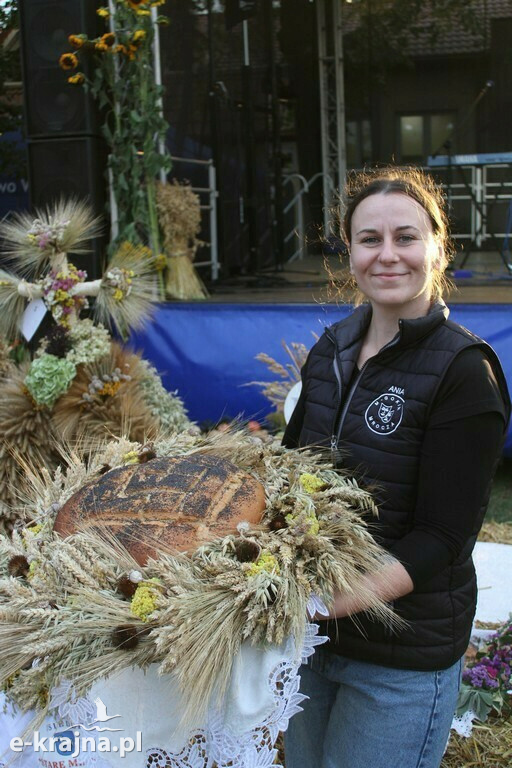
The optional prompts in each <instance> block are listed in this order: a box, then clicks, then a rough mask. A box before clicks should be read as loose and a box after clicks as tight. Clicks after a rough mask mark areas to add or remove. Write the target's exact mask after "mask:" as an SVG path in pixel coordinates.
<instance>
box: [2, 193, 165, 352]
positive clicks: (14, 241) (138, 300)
mask: <svg viewBox="0 0 512 768" xmlns="http://www.w3.org/2000/svg"><path fill="white" fill-rule="evenodd" d="M99 228H100V224H99V220H98V219H95V218H93V216H92V214H91V212H90V210H89V208H88V207H87V206H86V205H85V204H84V203H81V202H79V201H76V200H72V201H70V202H67V201H61V202H59V203H57V204H55V205H54V206H53V207H49V208H47V209H46V210H43V211H37V218H36V219H35V220H33V219H32V217H31V216H30V215H29V214H27V213H24V214H21V215H18V216H16V217H15V218H14V219H13V221H9V222H7V223H4V224H3V225H2V226H1V227H0V235H2V236H3V238H4V241H5V244H6V246H7V248H6V255H7V256H8V257H10V258H11V260H12V261H13V262H14V263H15V265H16V266H17V268H18V270H19V272H20V273H21V274H22V275H23V278H19V277H17V276H16V275H15V274H12V273H10V272H5V271H4V270H0V309H2V310H4V311H3V312H2V314H1V316H0V331H2V332H3V333H4V334H5V335H6V336H7V337H8V338H12V337H13V336H16V335H17V333H18V327H19V323H20V320H21V317H22V315H23V312H24V310H25V305H26V302H27V301H33V300H36V299H42V300H43V301H44V303H45V305H46V307H47V308H48V309H49V311H50V312H51V314H52V316H53V319H54V320H55V322H56V323H57V324H59V325H61V326H63V327H64V328H68V329H69V328H71V326H73V325H74V324H75V323H76V321H77V320H78V318H79V315H80V312H81V311H82V310H83V309H85V308H86V307H87V306H88V302H87V298H88V297H95V298H96V305H95V310H94V312H95V316H96V317H97V319H99V320H101V321H102V322H107V324H109V325H111V326H112V325H114V326H116V327H117V329H118V330H119V331H120V332H121V333H122V334H126V332H127V331H128V330H129V328H136V327H138V326H140V325H141V324H143V322H144V321H145V320H147V317H148V315H149V313H150V310H151V306H152V301H153V284H154V267H153V265H152V263H151V261H149V260H148V259H147V257H146V253H145V251H146V249H144V248H143V247H142V246H133V247H132V248H131V249H128V250H129V251H130V252H129V253H128V252H127V250H126V249H124V251H123V254H122V256H120V255H119V254H115V255H114V257H113V259H112V261H111V262H110V264H109V268H108V270H107V271H106V273H105V274H104V275H103V277H102V278H100V279H98V280H87V274H86V272H84V271H83V270H79V269H77V268H76V267H75V266H74V264H71V263H70V262H69V261H68V258H67V253H68V252H69V251H73V252H74V253H84V252H86V251H87V249H86V247H85V246H86V242H87V240H89V239H90V238H92V237H94V236H96V235H97V234H98V232H99Z"/></svg>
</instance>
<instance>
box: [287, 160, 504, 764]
mask: <svg viewBox="0 0 512 768" xmlns="http://www.w3.org/2000/svg"><path fill="white" fill-rule="evenodd" d="M343 224H344V227H343V229H344V232H343V235H344V239H345V242H346V243H347V245H348V246H349V255H350V266H351V272H352V276H353V278H354V280H355V283H356V286H357V288H358V290H359V292H360V294H361V300H360V303H361V304H362V305H361V306H358V307H357V308H356V309H355V311H354V312H353V313H352V314H351V315H350V316H349V317H347V318H346V319H344V320H342V321H341V322H339V323H337V324H336V325H334V326H332V327H331V328H327V329H326V332H325V334H324V336H323V337H322V338H321V339H320V340H319V341H318V342H317V343H316V344H315V346H314V347H313V349H312V350H311V352H310V354H309V356H308V359H307V361H306V363H305V365H304V367H303V369H302V384H303V386H302V392H301V395H300V398H299V400H298V402H297V405H296V407H295V410H294V412H293V414H292V416H291V418H290V421H289V423H288V427H287V429H286V432H285V436H284V440H283V442H284V444H285V445H286V446H287V447H305V446H312V447H313V446H314V447H318V448H323V447H330V448H331V451H332V458H333V463H334V465H335V467H338V468H342V469H344V470H349V471H350V472H352V473H357V475H358V476H359V478H360V480H361V482H362V483H363V484H364V485H366V487H367V488H372V489H373V493H374V498H375V499H376V502H377V505H378V507H379V519H378V521H377V522H376V523H375V522H374V523H372V522H371V521H368V523H369V526H370V528H371V531H372V533H373V534H374V536H375V537H376V539H377V540H378V541H379V542H380V543H381V544H383V545H384V547H385V548H386V549H387V550H388V553H389V563H388V565H387V567H386V569H384V571H383V572H382V573H381V574H379V575H378V577H375V578H368V577H365V576H362V577H361V579H362V581H363V583H365V585H366V586H367V587H369V588H370V589H371V590H372V591H373V592H374V594H376V595H378V596H379V597H381V598H382V599H384V600H386V601H389V602H390V603H392V604H393V608H394V610H395V611H396V612H397V613H398V615H399V616H400V617H401V618H403V619H404V621H405V625H404V627H403V628H401V629H400V630H398V631H396V632H394V633H390V632H388V631H387V630H386V628H385V627H383V626H382V625H381V624H380V623H379V622H376V621H371V620H368V618H367V615H366V606H365V604H364V603H363V602H362V601H360V600H355V599H353V598H350V597H347V596H346V595H344V596H342V595H339V596H338V597H337V598H336V599H335V601H334V607H333V609H332V610H331V614H330V616H331V619H330V620H329V621H328V622H327V624H326V626H325V634H327V635H328V636H329V638H330V643H329V645H328V646H326V647H324V648H322V649H320V650H319V651H318V652H317V653H316V654H315V657H314V660H313V661H312V665H311V666H308V667H305V668H304V669H303V670H302V685H301V690H302V691H303V692H304V693H305V694H306V695H308V696H309V697H310V698H309V701H308V702H307V703H306V704H305V705H304V713H303V714H300V715H298V716H297V717H296V718H295V719H294V721H292V723H291V726H290V730H289V732H288V735H287V744H286V748H287V753H286V764H287V768H298V766H302V765H308V766H310V768H316V767H317V766H318V768H320V766H326V765H329V767H330V768H349V767H350V768H363V767H364V768H366V766H368V765H371V766H373V768H388V766H389V765H400V768H417V766H419V765H421V766H422V768H438V766H439V764H440V761H441V758H442V754H443V750H444V747H445V745H446V741H447V737H448V732H449V728H450V724H451V721H452V717H453V712H454V709H455V704H456V700H457V692H458V687H459V676H460V667H461V658H462V656H463V654H464V652H465V650H466V648H467V644H468V640H469V635H470V631H471V625H472V620H473V616H474V612H475V594H476V584H475V572H474V568H473V563H472V559H471V552H472V550H473V546H474V543H475V540H476V536H477V534H478V531H479V529H480V526H481V524H482V520H483V517H484V514H485V510H486V507H487V502H488V498H489V489H490V485H491V480H492V476H493V473H494V469H495V466H496V462H497V459H498V457H499V455H500V451H501V446H502V442H503V437H504V432H505V428H506V425H507V422H508V419H509V415H510V399H509V395H508V392H507V387H506V383H505V379H504V376H503V372H502V370H501V366H500V363H499V360H498V359H497V357H496V354H495V353H494V351H493V350H492V349H491V348H490V347H489V346H488V345H487V344H485V342H483V341H482V340H481V339H479V338H477V337H476V336H474V335H473V334H471V333H469V331H467V330H466V329H465V328H462V327H461V326H459V325H457V324H456V323H454V322H452V321H450V320H449V319H448V314H449V312H448V308H447V307H446V305H445V304H444V302H443V301H442V298H441V297H442V291H443V286H444V270H445V269H446V265H447V263H448V257H449V254H450V244H449V238H448V234H447V223H446V218H445V214H444V210H443V198H442V194H441V191H440V190H439V189H438V188H437V187H436V186H435V184H434V182H433V181H432V180H431V179H430V178H428V177H426V176H424V175H422V174H421V173H420V172H418V171H416V170H412V169H408V168H387V169H382V170H378V171H376V172H374V173H372V174H368V175H361V176H358V177H356V179H355V181H354V183H353V184H352V186H351V188H350V189H349V190H348V195H347V204H346V212H345V217H344V222H343Z"/></svg>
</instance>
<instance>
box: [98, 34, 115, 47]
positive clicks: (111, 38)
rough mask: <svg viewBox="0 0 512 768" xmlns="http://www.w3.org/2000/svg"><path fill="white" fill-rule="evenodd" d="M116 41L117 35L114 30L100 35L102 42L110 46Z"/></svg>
mask: <svg viewBox="0 0 512 768" xmlns="http://www.w3.org/2000/svg"><path fill="white" fill-rule="evenodd" d="M115 41H116V37H115V35H114V33H113V32H105V34H104V35H102V36H101V37H100V42H101V43H103V44H104V45H107V46H108V47H109V48H110V47H111V46H112V45H114V43H115Z"/></svg>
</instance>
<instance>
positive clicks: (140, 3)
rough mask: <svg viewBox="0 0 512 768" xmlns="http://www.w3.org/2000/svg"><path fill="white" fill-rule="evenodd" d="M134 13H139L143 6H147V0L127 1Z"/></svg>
mask: <svg viewBox="0 0 512 768" xmlns="http://www.w3.org/2000/svg"><path fill="white" fill-rule="evenodd" d="M126 2H127V4H128V5H129V6H130V8H131V9H132V11H137V10H138V9H139V8H140V7H141V6H143V5H146V3H147V0H126Z"/></svg>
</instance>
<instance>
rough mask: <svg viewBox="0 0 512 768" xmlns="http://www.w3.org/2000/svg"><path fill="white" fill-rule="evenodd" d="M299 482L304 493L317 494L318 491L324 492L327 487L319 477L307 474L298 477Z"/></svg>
mask: <svg viewBox="0 0 512 768" xmlns="http://www.w3.org/2000/svg"><path fill="white" fill-rule="evenodd" d="M299 482H300V484H301V485H302V487H303V488H304V490H305V491H306V493H317V492H318V491H324V490H325V489H326V488H327V487H328V484H327V483H326V482H325V481H324V480H322V478H321V477H317V476H316V475H311V474H309V473H308V472H303V473H302V475H301V476H300V477H299Z"/></svg>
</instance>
